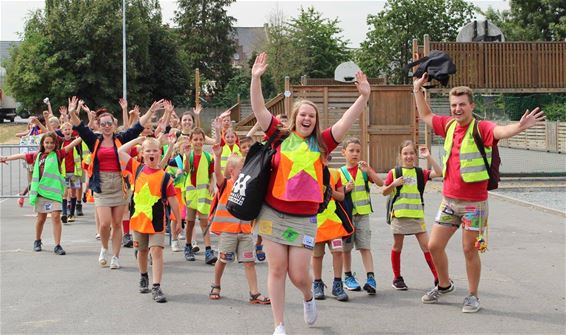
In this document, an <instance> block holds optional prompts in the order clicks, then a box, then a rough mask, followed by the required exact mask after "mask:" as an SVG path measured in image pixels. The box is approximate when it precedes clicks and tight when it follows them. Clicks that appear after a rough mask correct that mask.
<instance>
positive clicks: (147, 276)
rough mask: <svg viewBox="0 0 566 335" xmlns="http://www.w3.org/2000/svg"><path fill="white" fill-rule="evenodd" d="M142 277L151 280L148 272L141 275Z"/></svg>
mask: <svg viewBox="0 0 566 335" xmlns="http://www.w3.org/2000/svg"><path fill="white" fill-rule="evenodd" d="M140 275H141V276H142V277H144V278H149V275H148V274H147V272H146V273H140Z"/></svg>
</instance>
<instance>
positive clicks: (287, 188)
mask: <svg viewBox="0 0 566 335" xmlns="http://www.w3.org/2000/svg"><path fill="white" fill-rule="evenodd" d="M322 167H323V164H322V160H321V156H320V151H319V149H318V144H317V142H316V137H315V136H309V137H307V138H302V137H300V136H299V135H297V134H296V132H292V133H291V134H290V135H289V136H288V137H287V138H286V139H285V140H284V141H283V142H282V143H281V146H280V160H279V167H278V169H277V170H276V175H275V182H274V184H273V189H272V195H273V197H274V198H277V199H279V200H283V201H288V202H295V201H301V202H315V203H321V202H322V201H323V198H322V191H323V188H322V187H323V185H322Z"/></svg>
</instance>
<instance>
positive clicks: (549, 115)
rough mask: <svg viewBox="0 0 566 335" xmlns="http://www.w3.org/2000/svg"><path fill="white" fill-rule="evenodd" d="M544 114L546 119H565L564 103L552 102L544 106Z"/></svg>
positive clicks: (565, 107) (565, 104)
mask: <svg viewBox="0 0 566 335" xmlns="http://www.w3.org/2000/svg"><path fill="white" fill-rule="evenodd" d="M544 114H545V115H546V119H547V120H548V121H562V122H564V121H566V103H565V102H562V103H553V104H550V105H548V106H546V107H544Z"/></svg>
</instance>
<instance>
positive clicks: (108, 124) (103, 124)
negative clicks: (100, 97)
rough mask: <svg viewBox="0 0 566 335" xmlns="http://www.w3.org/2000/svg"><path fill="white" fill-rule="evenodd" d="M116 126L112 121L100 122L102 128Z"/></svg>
mask: <svg viewBox="0 0 566 335" xmlns="http://www.w3.org/2000/svg"><path fill="white" fill-rule="evenodd" d="M113 124H114V122H112V121H106V122H100V126H101V127H111V126H112V125H113Z"/></svg>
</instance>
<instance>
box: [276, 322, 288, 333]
mask: <svg viewBox="0 0 566 335" xmlns="http://www.w3.org/2000/svg"><path fill="white" fill-rule="evenodd" d="M286 334H287V333H286V332H285V326H283V324H282V323H280V324H279V326H277V327H275V330H274V331H273V335H286Z"/></svg>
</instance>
